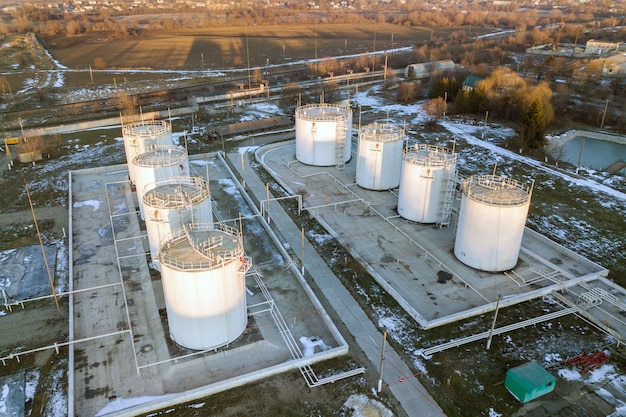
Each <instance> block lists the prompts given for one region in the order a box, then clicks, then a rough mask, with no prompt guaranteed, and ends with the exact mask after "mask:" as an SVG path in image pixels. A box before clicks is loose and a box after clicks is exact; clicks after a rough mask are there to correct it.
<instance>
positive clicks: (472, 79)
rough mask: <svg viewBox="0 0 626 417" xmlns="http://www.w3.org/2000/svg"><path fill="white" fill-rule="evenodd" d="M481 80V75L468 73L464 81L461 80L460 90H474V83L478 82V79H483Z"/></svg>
mask: <svg viewBox="0 0 626 417" xmlns="http://www.w3.org/2000/svg"><path fill="white" fill-rule="evenodd" d="M483 80H484V78H482V77H477V76H475V75H470V76H469V77H467V78H466V79H465V81H463V85H461V90H463V91H465V92H468V93H469V92H470V91H474V89H475V88H476V83H478V82H479V81H483Z"/></svg>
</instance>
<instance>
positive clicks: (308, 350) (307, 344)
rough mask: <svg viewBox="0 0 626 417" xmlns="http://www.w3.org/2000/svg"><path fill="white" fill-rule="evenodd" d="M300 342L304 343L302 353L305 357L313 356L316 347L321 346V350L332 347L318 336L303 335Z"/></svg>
mask: <svg viewBox="0 0 626 417" xmlns="http://www.w3.org/2000/svg"><path fill="white" fill-rule="evenodd" d="M300 344H301V345H302V355H303V356H304V357H309V356H313V355H314V354H315V348H320V350H321V351H325V350H329V349H330V346H328V345H327V344H326V343H324V341H323V340H322V339H320V338H319V337H317V336H312V337H306V336H301V337H300Z"/></svg>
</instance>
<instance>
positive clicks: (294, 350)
mask: <svg viewBox="0 0 626 417" xmlns="http://www.w3.org/2000/svg"><path fill="white" fill-rule="evenodd" d="M247 275H248V276H252V277H253V278H254V281H255V282H256V284H257V287H258V288H259V290H260V291H261V293H262V294H263V296H264V297H265V300H266V301H264V302H263V303H258V304H255V305H251V306H248V309H249V310H250V311H251V313H250V314H252V315H254V314H259V313H269V314H270V315H271V317H272V319H273V320H274V323H275V324H276V326H277V328H278V332H279V333H280V335H281V337H282V338H283V340H284V342H285V345H286V346H287V349H288V350H289V353H290V355H291V357H292V358H293V359H302V358H304V357H305V355H304V354H303V353H302V349H300V345H299V344H298V342H297V341H296V339H295V338H294V337H293V334H292V333H291V330H289V326H288V325H287V323H286V322H285V319H284V318H283V316H282V314H281V313H280V310H279V309H278V307H277V306H276V303H275V302H274V299H273V298H272V295H271V294H270V292H269V290H268V289H267V287H266V286H265V283H264V282H263V277H262V275H261V273H260V272H258V271H257V270H256V269H255V268H254V266H251V267H250V269H249V270H248V274H247ZM253 310H255V311H254V312H252V311H253ZM299 370H300V373H301V374H302V376H303V377H304V380H305V382H306V384H307V385H308V386H309V387H310V388H313V387H319V386H321V385H325V384H328V383H332V382H336V381H339V380H341V379H345V378H349V377H352V376H356V375H360V374H363V373H365V368H363V367H360V368H355V369H351V370H349V371H345V372H341V373H337V374H333V375H330V376H327V377H324V378H320V377H318V376H317V374H316V373H315V371H314V370H313V368H311V365H304V366H301V367H299Z"/></svg>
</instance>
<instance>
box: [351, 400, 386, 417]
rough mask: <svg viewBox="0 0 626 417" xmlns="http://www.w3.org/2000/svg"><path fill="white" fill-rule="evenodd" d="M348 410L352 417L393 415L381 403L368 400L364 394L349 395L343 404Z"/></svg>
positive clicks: (384, 416)
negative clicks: (350, 411)
mask: <svg viewBox="0 0 626 417" xmlns="http://www.w3.org/2000/svg"><path fill="white" fill-rule="evenodd" d="M343 406H344V407H345V408H347V409H348V410H352V414H351V415H352V417H368V416H374V415H379V416H381V417H393V413H392V412H391V410H389V409H388V408H387V407H385V406H384V404H383V403H381V402H380V401H377V400H373V399H370V398H368V397H367V396H366V395H365V394H354V395H351V396H350V397H349V398H348V399H347V400H346V402H345V403H344V404H343Z"/></svg>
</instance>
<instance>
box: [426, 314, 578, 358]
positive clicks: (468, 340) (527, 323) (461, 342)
mask: <svg viewBox="0 0 626 417" xmlns="http://www.w3.org/2000/svg"><path fill="white" fill-rule="evenodd" d="M579 310H580V309H579V308H578V307H569V308H565V309H563V310H558V311H554V312H552V313H548V314H544V315H542V316H539V317H533V318H531V319H528V320H524V321H520V322H518V323H513V324H510V325H508V326H504V327H499V328H497V329H493V331H489V330H488V331H486V332H482V333H478V334H475V335H472V336H467V337H463V338H460V339H454V340H450V341H449V342H446V343H442V344H440V345H437V346H433V347H429V348H427V349H424V350H422V355H424V356H426V357H428V356H430V355H432V354H435V353H438V352H443V351H444V350H448V349H451V348H455V347H459V346H462V345H466V344H468V343H473V342H477V341H479V340H483V339H487V338H489V335H492V336H497V335H500V334H504V333H508V332H511V331H513V330H517V329H521V328H524V327H528V326H532V325H533V324H538V323H543V322H544V321H548V320H553V319H556V318H559V317H563V316H567V315H568V314H573V313H576V312H578V311H579Z"/></svg>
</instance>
